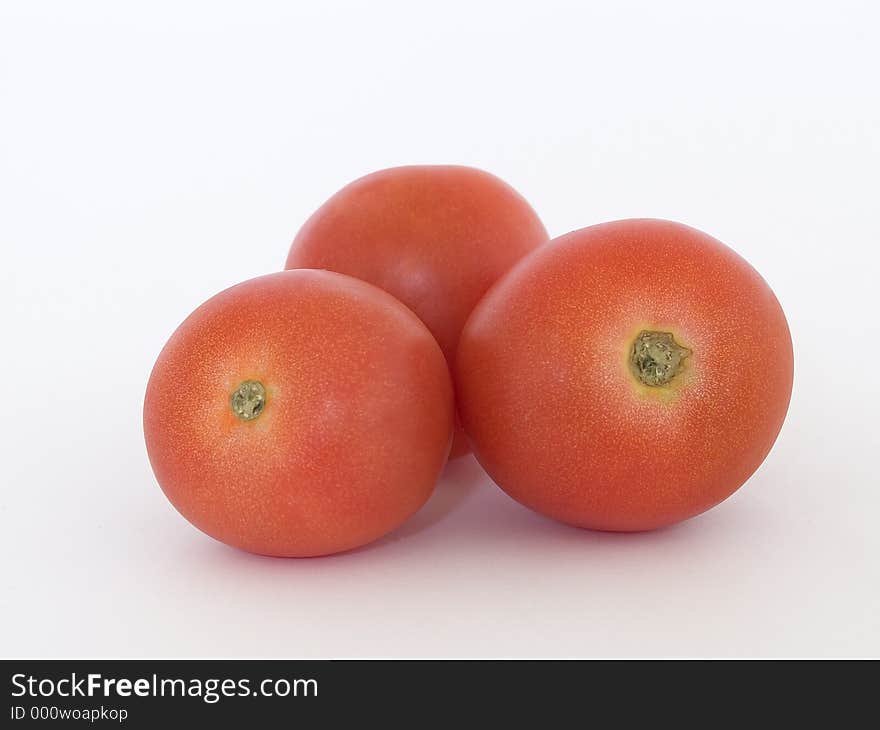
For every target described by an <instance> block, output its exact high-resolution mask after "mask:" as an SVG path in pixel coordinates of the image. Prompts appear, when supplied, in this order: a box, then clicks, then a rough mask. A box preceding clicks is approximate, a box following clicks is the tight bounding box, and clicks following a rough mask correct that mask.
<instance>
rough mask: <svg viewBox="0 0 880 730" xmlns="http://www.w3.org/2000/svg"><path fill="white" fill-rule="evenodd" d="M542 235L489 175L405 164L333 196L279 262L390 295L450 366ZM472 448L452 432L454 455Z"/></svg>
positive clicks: (525, 209)
mask: <svg viewBox="0 0 880 730" xmlns="http://www.w3.org/2000/svg"><path fill="white" fill-rule="evenodd" d="M547 239H548V236H547V231H546V229H545V228H544V225H543V224H542V223H541V221H540V219H539V218H538V216H537V214H536V213H535V212H534V210H532V208H531V206H529V204H528V203H527V202H526V201H525V199H523V198H522V197H521V196H520V195H519V194H518V193H517V192H516V191H515V190H514V189H513V188H511V187H510V186H509V185H507V184H506V183H505V182H503V181H502V180H500V179H498V178H497V177H495V176H494V175H490V174H489V173H487V172H483V171H482V170H477V169H475V168H472V167H464V166H457V165H411V166H404V167H394V168H390V169H387V170H380V171H378V172H374V173H372V174H370V175H367V176H365V177H362V178H360V179H358V180H355V181H354V182H352V183H351V184H349V185H347V186H346V187H344V188H343V189H342V190H340V191H339V192H337V193H336V194H335V195H333V197H331V198H330V199H329V200H328V201H327V202H326V203H324V205H322V206H321V207H320V208H319V209H318V210H317V211H316V212H315V213H314V214H313V215H312V216H311V218H309V220H308V221H306V223H305V225H303V227H302V229H301V230H300V231H299V233H298V234H297V235H296V238H295V239H294V241H293V243H292V245H291V247H290V252H289V254H288V257H287V263H286V265H285V268H287V269H296V268H313V269H329V270H331V271H338V272H341V273H343V274H348V275H350V276H355V277H357V278H358V279H363V280H364V281H368V282H370V283H371V284H375V285H376V286H378V287H380V288H382V289H384V290H385V291H387V292H390V293H391V294H393V295H394V296H395V297H397V298H398V299H399V300H400V301H402V302H403V303H404V304H406V305H407V306H408V307H409V308H410V309H412V310H413V311H414V312H415V313H416V314H417V315H418V316H419V318H420V319H421V320H422V321H423V322H424V323H425V324H426V325H427V326H428V329H429V330H431V332H432V333H433V334H434V337H436V338H437V341H438V342H439V343H440V347H441V348H442V349H443V352H444V354H445V355H446V357H447V359H448V360H449V362H450V364H451V363H453V362H454V360H455V349H456V347H457V345H458V338H459V335H460V334H461V328H462V327H463V326H464V323H465V321H466V320H467V318H468V315H470V313H471V310H472V309H473V307H474V305H476V303H477V302H478V301H479V300H480V298H481V297H482V296H483V294H485V292H486V291H487V290H488V288H489V287H490V286H491V285H492V284H493V283H494V282H495V281H496V280H497V279H498V278H499V277H500V276H502V275H503V274H504V273H505V272H507V271H508V270H509V269H510V268H511V267H512V266H513V265H514V264H515V263H516V262H517V261H519V260H520V259H521V258H522V257H523V256H525V255H526V254H527V253H530V252H531V251H532V250H534V249H535V248H536V247H537V246H539V245H540V244H542V243H545V242H546V241H547ZM468 451H469V448H468V445H467V440H466V438H465V437H464V434H463V433H461V432H457V433H456V438H455V441H454V444H453V449H452V457H453V458H454V457H456V456H461V455H463V454H466V453H468Z"/></svg>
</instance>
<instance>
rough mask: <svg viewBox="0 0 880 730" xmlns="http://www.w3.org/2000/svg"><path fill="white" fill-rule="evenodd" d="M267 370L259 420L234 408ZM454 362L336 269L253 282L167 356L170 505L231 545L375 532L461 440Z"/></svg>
mask: <svg viewBox="0 0 880 730" xmlns="http://www.w3.org/2000/svg"><path fill="white" fill-rule="evenodd" d="M254 381H256V382H259V383H261V384H262V386H263V387H264V390H265V405H264V407H263V409H262V411H261V412H260V413H259V415H258V416H257V417H256V418H254V419H253V420H248V421H245V420H241V419H240V418H239V417H238V416H237V415H236V413H235V412H234V411H233V408H232V406H231V402H232V401H231V398H232V394H233V393H234V392H235V391H236V389H237V388H238V386H239V385H240V384H241V383H243V382H254ZM453 415H454V402H453V394H452V386H451V382H450V377H449V373H448V369H447V367H446V362H445V360H444V357H443V354H442V352H441V351H440V348H439V347H438V346H437V343H436V342H435V340H434V338H433V337H432V336H431V334H430V332H428V330H427V329H426V328H425V326H424V325H423V324H422V323H421V322H420V321H419V319H418V318H417V317H416V316H415V315H414V314H413V313H412V312H411V311H410V310H408V309H407V308H406V307H405V306H403V305H402V304H401V303H400V302H398V301H397V300H396V299H394V298H393V297H392V296H390V295H389V294H387V293H386V292H383V291H381V290H380V289H378V288H376V287H373V286H371V285H369V284H367V283H365V282H362V281H358V280H356V279H353V278H351V277H347V276H343V275H341V274H336V273H332V272H326V271H310V270H300V271H285V272H279V273H276V274H270V275H268V276H263V277H259V278H257V279H252V280H250V281H246V282H244V283H242V284H239V285H237V286H234V287H232V288H231V289H227V290H226V291H224V292H221V293H220V294H218V295H216V296H215V297H213V298H212V299H210V300H208V301H207V302H205V303H204V304H203V305H202V306H200V307H199V308H198V309H197V310H196V311H195V312H193V314H192V315H190V317H189V318H188V319H187V320H186V321H185V322H184V323H183V324H182V325H180V327H179V328H178V329H177V331H176V332H175V333H174V334H173V335H172V337H171V339H170V340H169V341H168V343H167V344H166V345H165V348H164V349H163V350H162V352H161V354H160V355H159V358H158V360H157V361H156V365H155V367H154V369H153V372H152V375H151V376H150V380H149V384H148V386H147V393H146V398H145V402H144V435H145V438H146V444H147V451H148V454H149V457H150V463H151V464H152V467H153V471H154V472H155V475H156V478H157V480H158V481H159V484H160V486H161V487H162V489H163V491H164V492H165V494H166V495H167V497H168V499H169V500H170V501H171V502H172V504H173V505H174V506H175V507H176V508H177V509H178V510H179V511H180V513H181V514H182V515H183V516H184V517H186V518H187V519H188V520H189V521H190V522H192V523H193V524H194V525H195V526H196V527H198V528H199V529H201V530H203V531H204V532H206V533H208V534H209V535H211V536H213V537H215V538H217V539H218V540H221V541H222V542H225V543H227V544H229V545H233V546H235V547H238V548H241V549H243V550H248V551H250V552H254V553H260V554H265V555H276V556H288V557H305V556H315V555H325V554H328V553H335V552H339V551H342V550H348V549H350V548H355V547H358V546H360V545H364V544H366V543H368V542H370V541H372V540H375V539H377V538H379V537H381V536H382V535H384V534H385V533H387V532H389V531H390V530H392V529H394V528H395V527H397V526H398V525H400V524H401V523H402V522H403V521H404V520H406V519H407V518H408V517H409V516H410V515H412V514H413V513H414V512H415V511H416V510H418V509H419V507H421V506H422V504H423V503H424V502H425V501H426V500H427V498H428V497H429V496H430V494H431V491H432V490H433V488H434V484H435V482H436V480H437V478H438V476H439V473H440V471H441V470H442V468H443V465H444V463H445V461H446V457H447V454H448V452H449V447H450V443H451V438H452V426H453Z"/></svg>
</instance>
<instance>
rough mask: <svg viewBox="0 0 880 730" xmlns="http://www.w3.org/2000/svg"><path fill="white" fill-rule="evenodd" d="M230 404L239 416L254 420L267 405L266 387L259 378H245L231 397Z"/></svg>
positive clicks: (242, 418)
mask: <svg viewBox="0 0 880 730" xmlns="http://www.w3.org/2000/svg"><path fill="white" fill-rule="evenodd" d="M229 406H230V407H231V408H232V412H233V413H234V414H235V415H236V417H237V418H239V419H241V420H242V421H253V420H254V419H256V418H259V416H260V414H261V413H262V412H263V410H264V409H265V407H266V389H265V388H264V387H263V384H262V383H261V382H260V381H259V380H245V381H244V382H242V384H241V385H239V386H238V388H236V389H235V391H233V393H232V395H231V396H230V397H229Z"/></svg>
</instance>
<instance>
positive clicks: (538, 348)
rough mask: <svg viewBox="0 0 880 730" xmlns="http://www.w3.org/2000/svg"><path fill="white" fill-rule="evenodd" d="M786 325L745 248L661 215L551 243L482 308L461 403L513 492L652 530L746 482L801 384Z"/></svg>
mask: <svg viewBox="0 0 880 730" xmlns="http://www.w3.org/2000/svg"><path fill="white" fill-rule="evenodd" d="M792 377H793V352H792V343H791V335H790V333H789V329H788V324H787V322H786V319H785V315H784V314H783V311H782V308H781V307H780V305H779V302H778V301H777V299H776V297H775V296H774V294H773V292H772V291H771V289H770V287H769V286H768V285H767V283H766V282H765V281H764V280H763V279H762V278H761V276H760V275H759V274H758V273H757V272H756V271H755V270H754V269H753V268H752V267H751V266H750V265H749V264H748V263H746V262H745V261H744V260H743V259H742V258H741V257H740V256H739V255H737V254H736V253H735V252H734V251H733V250H731V249H730V248H728V247H727V246H725V245H724V244H722V243H721V242H719V241H717V240H716V239H714V238H712V237H711V236H709V235H707V234H705V233H702V232H700V231H698V230H696V229H694V228H690V227H688V226H685V225H682V224H679V223H673V222H669V221H663V220H654V219H636V220H623V221H615V222H611V223H603V224H600V225H596V226H591V227H589V228H584V229H581V230H579V231H574V232H572V233H569V234H567V235H565V236H561V237H560V238H558V239H555V240H554V241H551V242H550V243H549V244H548V245H547V246H544V247H542V248H541V249H540V250H538V251H536V252H535V253H533V254H532V255H530V256H529V257H528V258H526V259H524V260H523V261H522V262H521V263H520V264H519V265H517V266H516V267H515V268H514V269H513V270H512V271H511V272H510V273H509V274H508V275H507V276H505V277H504V278H502V279H501V280H500V281H499V282H498V283H497V284H496V285H495V286H494V287H493V288H492V289H491V290H490V291H489V293H488V294H487V295H486V296H485V297H484V298H483V300H482V301H481V302H480V303H479V304H478V305H477V307H476V308H475V309H474V311H473V313H472V315H471V317H470V318H469V320H468V322H467V324H466V325H465V327H464V330H463V333H462V337H461V341H460V343H459V348H458V357H457V362H456V368H455V384H456V389H457V393H458V408H459V414H460V416H461V419H462V423H463V425H464V428H465V430H466V432H467V434H468V436H469V438H470V439H471V444H472V446H473V448H474V452H475V454H476V456H477V459H478V460H479V461H480V463H481V464H482V465H483V467H484V468H485V469H486V471H487V472H488V473H489V475H490V476H491V477H492V478H493V479H494V481H495V482H496V483H497V484H498V485H499V486H500V487H501V488H502V489H503V490H505V491H506V492H507V493H508V494H509V495H510V496H511V497H513V498H514V499H516V500H518V501H519V502H521V503H522V504H524V505H526V506H527V507H529V508H531V509H533V510H535V511H537V512H540V513H542V514H544V515H547V516H549V517H552V518H555V519H557V520H560V521H562V522H566V523H568V524H572V525H576V526H579V527H584V528H592V529H599V530H611V531H638V530H649V529H654V528H658V527H663V526H665V525H670V524H673V523H676V522H679V521H681V520H684V519H687V518H689V517H693V516H694V515H697V514H699V513H701V512H703V511H705V510H707V509H709V508H711V507H712V506H713V505H715V504H717V503H719V502H721V501H722V500H724V499H725V498H727V497H728V496H729V495H730V494H732V493H733V492H734V491H736V490H737V489H738V488H739V487H740V486H741V485H742V484H743V483H744V482H745V481H746V480H747V479H748V478H749V477H750V476H751V474H752V473H753V472H754V471H755V470H756V469H757V468H758V466H759V465H760V464H761V463H762V462H763V461H764V459H765V457H766V456H767V454H768V453H769V451H770V449H771V447H772V446H773V443H774V441H775V440H776V437H777V435H778V433H779V431H780V429H781V427H782V423H783V421H784V419H785V415H786V412H787V409H788V404H789V400H790V396H791V389H792Z"/></svg>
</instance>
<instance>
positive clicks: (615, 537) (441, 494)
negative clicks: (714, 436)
mask: <svg viewBox="0 0 880 730" xmlns="http://www.w3.org/2000/svg"><path fill="white" fill-rule="evenodd" d="M756 511H757V512H760V510H759V509H758V507H756V506H753V508H752V509H750V508H749V507H748V506H747V505H745V504H741V505H736V506H735V505H733V504H725V505H720V506H719V507H716V508H715V509H712V510H710V511H709V512H707V513H704V514H702V515H699V516H697V517H694V518H692V519H689V520H686V521H684V522H681V523H678V524H675V525H671V526H669V527H665V528H662V529H658V530H652V531H647V532H601V531H595V530H585V529H580V528H577V527H573V526H571V525H566V524H563V523H561V522H557V521H555V520H552V519H550V518H549V517H545V516H543V515H539V514H537V513H535V512H532V511H531V510H529V509H527V508H526V507H524V506H522V505H520V504H519V503H517V502H516V501H515V500H513V499H512V498H510V497H509V496H508V495H506V494H504V492H502V491H501V490H500V489H498V487H496V486H495V485H494V484H493V483H492V481H491V480H490V479H489V477H488V476H487V475H486V473H485V472H484V471H483V469H482V467H480V465H479V464H478V463H477V461H476V459H474V457H473V456H465V457H462V458H460V459H457V460H455V461H453V462H451V463H450V464H448V465H447V467H446V469H445V471H444V473H443V475H442V476H441V479H440V481H439V483H438V485H437V488H436V489H435V491H434V494H433V495H432V496H431V498H430V499H429V500H428V502H427V503H426V504H425V505H424V507H422V509H421V510H419V511H418V512H417V513H416V514H415V515H414V516H413V517H411V518H410V519H409V520H408V521H407V522H405V523H404V524H403V525H401V526H400V527H399V528H397V529H396V530H394V531H393V532H391V533H390V534H388V535H386V536H385V537H382V538H380V539H379V540H376V541H375V542H372V543H369V544H367V545H363V546H361V547H358V548H355V549H353V550H348V551H346V552H342V553H335V554H332V555H325V556H317V557H311V558H277V557H270V556H260V555H254V554H251V553H246V552H243V551H240V550H237V549H236V548H232V547H228V546H224V545H221V544H219V543H216V542H214V541H213V540H210V539H208V538H206V537H204V536H200V539H199V541H198V544H197V550H198V551H199V552H200V553H202V554H203V555H204V556H206V557H208V560H209V561H210V562H215V561H220V562H225V563H228V562H229V561H231V562H233V563H251V564H253V563H261V564H263V566H264V567H268V566H273V567H272V568H271V569H272V570H275V569H278V570H287V569H289V568H291V567H293V566H299V567H298V568H297V569H304V570H308V571H309V572H311V571H312V569H315V570H319V566H324V567H323V568H322V569H321V570H323V569H327V568H329V567H330V565H331V564H336V565H337V566H340V567H341V565H342V564H348V563H349V561H350V560H352V559H355V560H359V559H362V558H364V557H366V556H372V555H376V556H378V555H382V554H384V553H386V551H387V550H388V549H389V548H393V546H395V545H397V544H400V543H401V542H403V541H407V540H410V539H411V538H420V539H418V540H414V541H413V542H412V547H413V548H414V549H416V550H418V549H420V548H421V547H424V548H425V549H426V550H434V549H437V546H436V544H434V542H433V541H432V539H430V538H429V539H427V540H424V541H423V540H422V539H421V538H427V535H428V533H430V532H431V531H432V530H433V529H434V528H436V527H439V526H440V525H441V523H442V524H443V529H444V530H446V531H447V532H448V534H447V535H446V537H448V538H449V539H452V540H455V542H456V544H457V545H459V546H461V545H462V544H466V545H470V546H471V547H472V549H473V550H475V551H481V550H482V551H486V550H488V551H490V552H492V551H496V552H497V551H500V552H501V553H502V554H503V553H505V551H509V552H513V553H516V552H517V551H519V550H522V549H523V546H530V547H529V552H530V553H534V554H540V553H542V552H545V551H547V550H550V551H558V550H562V551H563V552H562V553H561V554H570V555H577V556H579V559H580V560H583V561H586V562H591V561H596V560H604V559H606V557H607V556H608V555H612V556H616V558H625V557H626V556H634V555H636V556H637V555H642V554H646V553H645V551H646V550H647V551H650V552H651V553H654V552H655V551H661V552H669V553H670V554H678V553H679V552H680V551H682V550H688V549H690V546H692V545H695V544H696V545H699V544H703V543H704V542H706V541H708V540H713V541H717V539H718V538H719V536H722V535H731V534H734V535H735V534H739V535H743V534H748V533H749V530H750V526H753V525H754V524H755V522H756V521H757V522H761V519H760V517H761V515H760V514H758V515H756V514H754V513H755V512H756ZM739 539H741V538H737V540H739ZM572 550H573V551H574V552H572ZM391 552H392V553H394V556H393V557H392V562H393V561H395V560H397V559H399V558H400V554H398V553H395V552H394V551H393V550H392V551H391ZM406 554H407V555H412V551H409V550H407V551H406ZM285 566H286V567H285ZM307 566H308V567H307Z"/></svg>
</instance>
